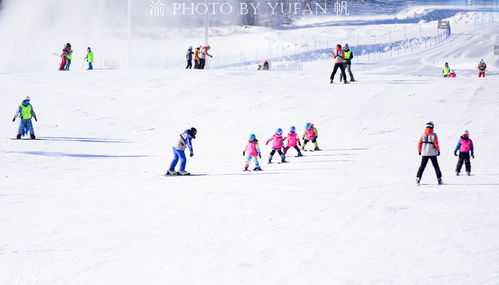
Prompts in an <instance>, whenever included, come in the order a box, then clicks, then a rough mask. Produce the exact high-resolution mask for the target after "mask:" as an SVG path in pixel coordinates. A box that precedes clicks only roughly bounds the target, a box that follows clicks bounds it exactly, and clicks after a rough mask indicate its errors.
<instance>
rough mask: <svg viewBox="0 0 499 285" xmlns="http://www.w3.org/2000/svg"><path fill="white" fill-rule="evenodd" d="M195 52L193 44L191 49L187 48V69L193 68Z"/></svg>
mask: <svg viewBox="0 0 499 285" xmlns="http://www.w3.org/2000/svg"><path fill="white" fill-rule="evenodd" d="M193 54H194V52H193V51H192V46H189V49H187V54H186V55H185V59H186V60H187V66H186V67H185V69H192V55H193Z"/></svg>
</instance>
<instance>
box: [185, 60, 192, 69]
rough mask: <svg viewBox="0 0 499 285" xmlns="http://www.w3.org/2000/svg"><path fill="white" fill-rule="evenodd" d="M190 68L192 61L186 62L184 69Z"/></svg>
mask: <svg viewBox="0 0 499 285" xmlns="http://www.w3.org/2000/svg"><path fill="white" fill-rule="evenodd" d="M191 68H192V60H188V61H187V67H186V68H185V69H191Z"/></svg>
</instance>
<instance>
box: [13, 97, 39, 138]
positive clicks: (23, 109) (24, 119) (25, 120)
mask: <svg viewBox="0 0 499 285" xmlns="http://www.w3.org/2000/svg"><path fill="white" fill-rule="evenodd" d="M29 101H30V98H29V96H27V97H26V99H24V100H23V102H22V103H21V105H19V109H18V110H17V112H16V114H15V115H14V118H13V119H12V122H14V121H15V120H16V118H17V117H20V118H21V122H20V123H19V130H18V131H17V137H16V138H17V139H21V136H24V135H26V134H28V131H29V134H30V137H31V139H33V140H34V139H35V131H34V130H33V123H32V122H31V118H34V119H35V121H37V122H38V119H37V118H36V114H35V111H34V110H33V106H31V104H30V103H29Z"/></svg>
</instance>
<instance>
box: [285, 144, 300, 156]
mask: <svg viewBox="0 0 499 285" xmlns="http://www.w3.org/2000/svg"><path fill="white" fill-rule="evenodd" d="M292 147H294V148H295V149H296V151H297V152H298V154H301V151H300V148H299V147H298V146H297V145H295V146H287V147H285V148H284V154H286V153H287V152H288V150H289V149H290V148H292Z"/></svg>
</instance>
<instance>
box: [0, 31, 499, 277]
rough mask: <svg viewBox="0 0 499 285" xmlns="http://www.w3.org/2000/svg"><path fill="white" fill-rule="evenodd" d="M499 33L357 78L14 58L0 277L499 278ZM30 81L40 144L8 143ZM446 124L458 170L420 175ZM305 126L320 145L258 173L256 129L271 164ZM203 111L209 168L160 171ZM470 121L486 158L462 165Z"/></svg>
mask: <svg viewBox="0 0 499 285" xmlns="http://www.w3.org/2000/svg"><path fill="white" fill-rule="evenodd" d="M497 31H498V27H497V26H494V27H489V28H487V29H482V28H480V27H474V26H468V27H462V29H458V30H454V35H453V36H452V37H451V38H450V39H449V40H448V42H446V44H444V45H442V46H441V47H438V48H435V49H432V50H427V51H422V52H417V53H414V54H411V55H408V56H405V57H403V56H393V57H392V58H390V59H389V60H387V59H386V58H381V59H379V60H378V61H372V62H369V63H366V62H362V61H361V62H359V63H356V64H355V65H354V66H353V70H354V72H355V75H356V78H357V79H358V80H359V82H357V83H354V84H350V85H340V84H333V85H330V84H329V80H328V78H329V73H330V70H331V62H330V61H317V62H312V63H307V64H305V66H304V71H303V72H299V73H283V72H256V71H253V70H237V69H227V70H205V71H199V70H189V71H185V70H94V71H92V72H86V71H72V72H55V71H54V72H44V73H14V74H0V100H1V104H0V106H2V108H0V117H1V118H3V120H2V121H1V122H0V132H1V133H2V134H3V138H2V139H1V140H0V162H1V163H0V284H9V285H10V284H51V285H57V284H120V285H127V284H218V285H222V284H227V285H229V284H231V285H232V284H248V285H250V284H259V285H266V284H490V285H492V284H499V207H498V206H497V205H498V204H499V167H498V164H497V142H498V141H499V127H498V126H499V119H498V117H497V109H498V107H499V80H497V78H498V77H497V76H498V75H497V71H496V70H495V67H494V65H493V64H490V72H489V74H488V77H486V78H485V79H478V78H476V72H475V67H476V64H477V63H478V61H479V59H480V58H481V57H483V58H485V59H486V60H493V59H494V57H493V56H492V54H491V52H492V49H491V48H490V47H491V45H493V43H494V42H495V38H494V37H492V36H491V35H495V34H497ZM477 42H478V43H480V44H478V47H481V49H480V48H478V47H477V44H476V43H477ZM445 61H449V63H450V65H451V67H453V68H455V69H456V71H457V72H458V77H457V78H455V79H444V78H440V77H438V75H439V73H440V68H441V66H442V65H443V63H444V62H445ZM337 76H338V75H337ZM27 95H29V96H30V97H31V99H32V100H31V103H32V104H33V106H34V109H35V111H36V112H37V115H38V119H39V122H35V123H34V125H35V131H36V134H37V136H38V137H40V138H42V140H36V141H30V140H22V141H16V140H11V139H10V138H13V137H15V134H16V131H17V126H18V125H17V123H12V122H11V120H9V119H10V118H12V116H13V115H14V112H15V110H16V106H17V105H18V104H19V103H20V101H21V100H22V98H24V97H25V96H27ZM430 120H432V121H434V122H435V125H436V128H435V131H436V132H437V133H438V135H439V139H440V145H441V149H442V155H441V156H440V157H439V162H440V166H441V168H442V171H443V175H444V182H445V185H441V186H438V185H436V178H435V174H434V171H433V168H432V166H431V165H428V167H427V169H426V172H425V174H424V176H423V185H421V186H419V187H418V186H416V185H415V181H414V180H415V174H416V171H417V168H418V166H419V162H420V158H419V156H418V155H417V140H418V137H419V136H420V135H421V134H422V132H423V129H424V125H425V123H426V122H427V121H430ZM306 122H313V123H314V124H315V125H316V127H317V128H318V131H319V145H320V147H321V148H322V149H323V151H321V152H306V153H305V157H303V158H295V157H293V155H294V150H290V152H289V154H290V155H289V157H288V159H289V163H288V164H270V165H267V164H265V163H264V164H262V165H263V169H264V171H263V172H249V173H243V172H242V168H243V163H244V161H243V160H244V158H243V156H242V151H243V149H244V147H245V145H246V141H247V137H248V135H249V134H250V133H255V134H256V135H257V137H258V139H259V140H260V147H261V149H262V151H263V156H264V159H262V160H263V161H264V160H265V159H266V158H267V156H268V152H269V151H270V149H269V147H268V146H265V141H266V140H267V139H268V138H269V137H270V136H271V135H272V133H273V132H274V131H275V129H276V128H278V127H281V128H283V129H285V130H287V129H288V128H289V127H290V126H291V125H295V126H296V127H297V128H298V129H299V130H300V134H301V132H302V130H303V126H304V125H305V123H306ZM191 126H195V127H196V128H197V129H198V138H196V139H195V140H194V153H195V156H194V157H193V158H188V164H187V168H188V170H189V171H191V172H193V173H195V174H206V175H204V176H193V177H164V176H162V175H163V174H164V172H165V171H166V170H167V168H168V165H169V163H170V160H171V158H172V151H171V146H172V145H173V143H174V142H175V140H176V139H177V137H178V135H179V134H180V133H181V132H182V131H183V130H185V129H187V128H190V127H191ZM464 129H468V130H469V131H470V133H471V138H472V139H473V140H474V144H475V147H476V159H475V160H472V167H473V170H472V172H473V176H471V177H467V176H459V177H456V176H454V174H453V172H454V167H455V164H456V161H457V158H456V157H454V155H453V149H454V146H455V144H456V143H457V140H458V138H459V135H460V134H461V132H462V131H463V130H464ZM463 172H464V171H463Z"/></svg>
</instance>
